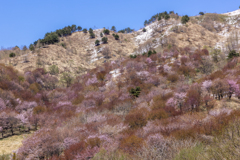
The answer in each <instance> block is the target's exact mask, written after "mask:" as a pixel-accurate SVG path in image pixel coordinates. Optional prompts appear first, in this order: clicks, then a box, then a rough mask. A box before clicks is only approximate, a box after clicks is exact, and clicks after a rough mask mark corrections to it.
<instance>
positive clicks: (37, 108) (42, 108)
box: [33, 106, 46, 114]
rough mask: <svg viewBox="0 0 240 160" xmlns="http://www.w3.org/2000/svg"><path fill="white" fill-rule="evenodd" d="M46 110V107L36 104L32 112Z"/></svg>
mask: <svg viewBox="0 0 240 160" xmlns="http://www.w3.org/2000/svg"><path fill="white" fill-rule="evenodd" d="M45 111H46V108H45V107H43V106H37V107H34V108H33V114H40V113H43V112H45Z"/></svg>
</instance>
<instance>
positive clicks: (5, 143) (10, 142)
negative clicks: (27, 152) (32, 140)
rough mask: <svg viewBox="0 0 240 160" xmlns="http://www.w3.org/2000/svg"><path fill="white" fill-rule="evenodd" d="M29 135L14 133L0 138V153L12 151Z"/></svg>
mask: <svg viewBox="0 0 240 160" xmlns="http://www.w3.org/2000/svg"><path fill="white" fill-rule="evenodd" d="M30 135H31V134H23V135H15V136H11V137H8V138H4V139H2V140H0V155H3V154H11V153H12V152H13V151H16V150H17V149H18V148H19V147H20V146H21V145H22V141H23V140H24V139H25V138H26V137H28V136H30Z"/></svg>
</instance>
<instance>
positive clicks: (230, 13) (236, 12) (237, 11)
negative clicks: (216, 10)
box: [223, 9, 240, 16]
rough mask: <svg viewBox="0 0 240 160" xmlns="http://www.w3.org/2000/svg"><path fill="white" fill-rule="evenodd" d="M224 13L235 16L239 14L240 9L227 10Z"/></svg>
mask: <svg viewBox="0 0 240 160" xmlns="http://www.w3.org/2000/svg"><path fill="white" fill-rule="evenodd" d="M223 14H224V15H227V16H236V15H239V14H240V9H238V10H236V11H232V12H228V13H223Z"/></svg>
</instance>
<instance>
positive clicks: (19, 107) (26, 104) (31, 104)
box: [15, 101, 37, 112]
mask: <svg viewBox="0 0 240 160" xmlns="http://www.w3.org/2000/svg"><path fill="white" fill-rule="evenodd" d="M36 106H37V103H36V102H26V101H24V102H23V103H21V104H19V105H17V107H16V108H15V109H16V110H17V111H18V112H21V111H23V110H25V111H27V110H28V109H32V108H34V107H36Z"/></svg>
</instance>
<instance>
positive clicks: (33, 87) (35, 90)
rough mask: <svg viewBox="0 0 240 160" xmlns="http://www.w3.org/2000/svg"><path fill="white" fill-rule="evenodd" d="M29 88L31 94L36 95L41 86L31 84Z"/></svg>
mask: <svg viewBox="0 0 240 160" xmlns="http://www.w3.org/2000/svg"><path fill="white" fill-rule="evenodd" d="M29 88H30V89H31V91H32V92H33V93H35V94H36V93H38V92H39V91H40V89H41V86H40V85H39V84H38V83H36V82H35V83H33V84H31V85H30V86H29Z"/></svg>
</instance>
